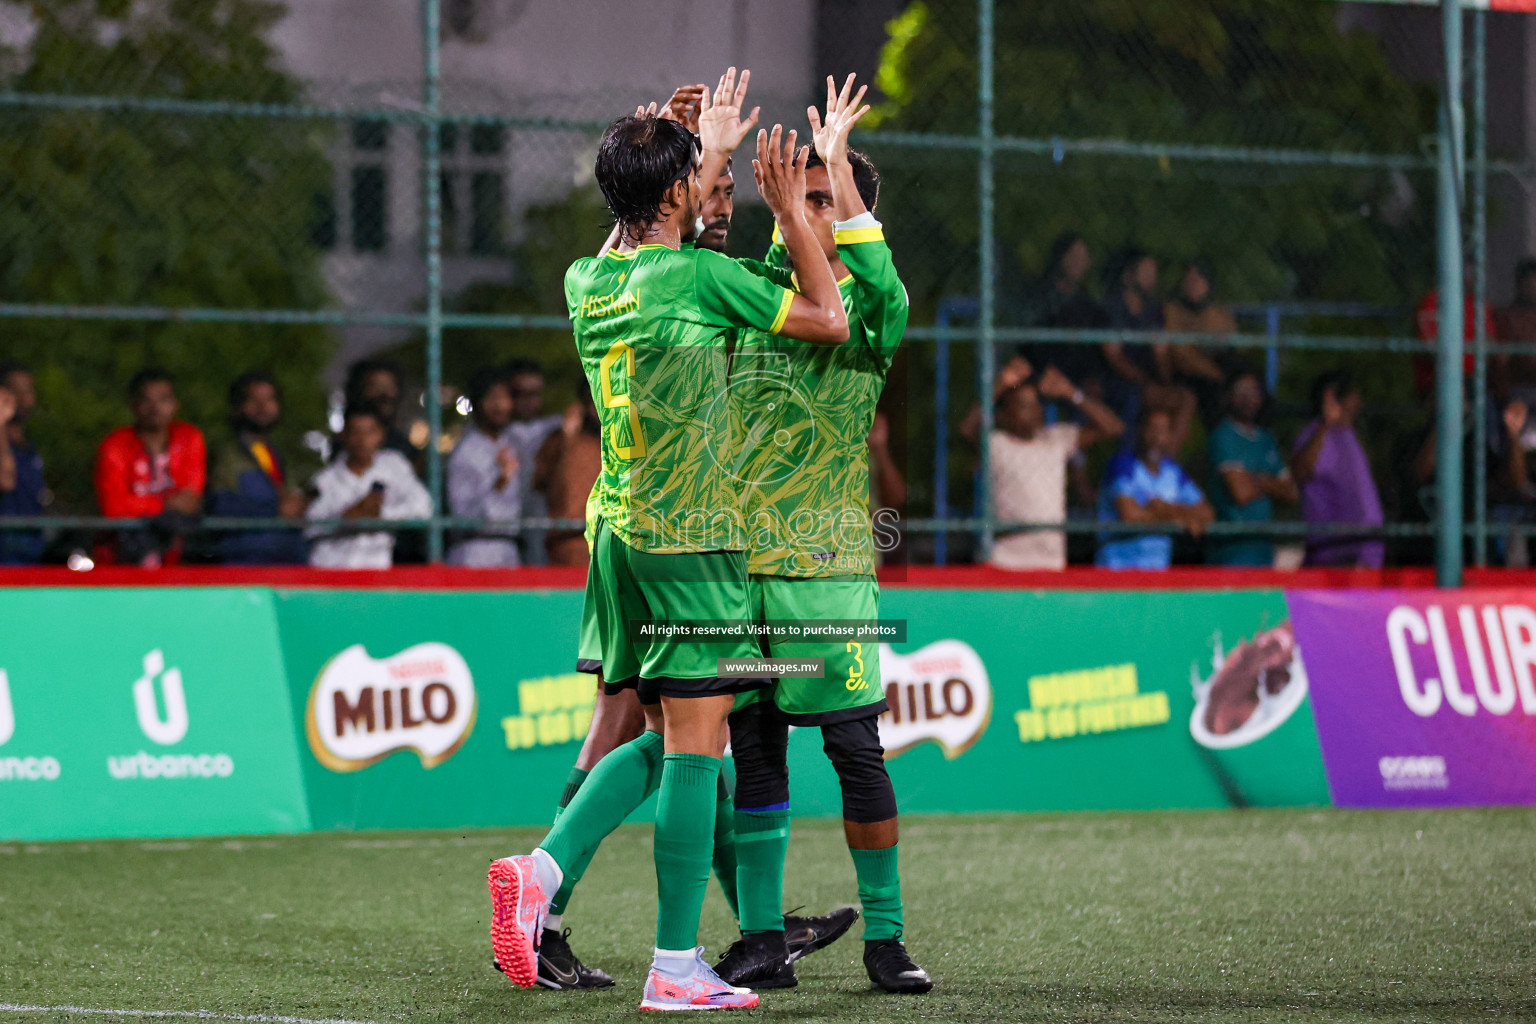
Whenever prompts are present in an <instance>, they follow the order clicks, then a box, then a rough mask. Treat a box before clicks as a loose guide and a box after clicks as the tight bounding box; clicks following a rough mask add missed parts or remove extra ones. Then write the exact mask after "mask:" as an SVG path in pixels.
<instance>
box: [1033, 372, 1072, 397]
mask: <svg viewBox="0 0 1536 1024" xmlns="http://www.w3.org/2000/svg"><path fill="white" fill-rule="evenodd" d="M1040 394H1041V395H1043V396H1044V397H1046V398H1060V399H1068V398H1071V397H1072V396H1073V395H1075V394H1077V385H1076V384H1073V383H1072V381H1071V380H1070V379H1069V378H1068V377H1067V375H1066V374H1064V373H1062V372H1061V371H1060V370H1058V369H1056V367H1054V366H1047V367H1046V368H1045V372H1044V373H1042V374H1041V375H1040Z"/></svg>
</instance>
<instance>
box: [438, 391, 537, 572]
mask: <svg viewBox="0 0 1536 1024" xmlns="http://www.w3.org/2000/svg"><path fill="white" fill-rule="evenodd" d="M469 403H470V417H471V419H470V425H469V429H468V430H466V431H464V436H463V437H461V438H460V439H459V443H458V445H457V446H455V448H454V449H453V454H452V455H450V456H449V457H448V510H449V511H450V512H451V513H453V514H454V515H456V516H470V517H473V518H476V519H484V520H489V521H490V522H495V523H510V524H511V525H500V526H490V525H487V526H485V527H482V528H481V529H479V530H475V531H473V532H471V533H465V534H461V535H459V538H458V539H457V540H455V542H454V544H453V546H452V547H450V548H449V549H448V558H447V562H448V564H449V565H469V566H477V567H481V568H484V567H489V566H505V567H514V568H515V567H516V566H517V565H519V564H520V562H521V560H520V559H519V558H518V553H517V541H516V539H515V538H516V537H517V526H516V520H517V519H518V517H519V516H520V514H521V512H522V494H521V492H520V490H519V488H518V481H519V480H520V479H521V477H522V473H521V472H520V464H521V461H522V460H521V459H520V458H519V457H518V453H517V449H516V448H515V447H513V445H512V443H511V441H510V440H509V439H508V438H507V436H506V430H507V427H508V425H509V424H510V423H511V422H512V408H513V399H512V380H511V377H510V375H509V374H508V373H507V372H506V371H505V370H501V369H491V368H488V369H483V370H480V371H478V372H477V373H476V374H475V375H474V376H473V377H471V378H470V381H469Z"/></svg>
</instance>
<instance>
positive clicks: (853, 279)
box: [716, 75, 933, 993]
mask: <svg viewBox="0 0 1536 1024" xmlns="http://www.w3.org/2000/svg"><path fill="white" fill-rule="evenodd" d="M853 81H854V79H853V76H852V75H850V76H849V77H848V80H847V82H846V83H845V84H844V86H843V88H842V90H841V92H839V91H838V90H837V89H836V87H835V86H834V84H833V82H832V80H831V79H830V78H829V79H828V80H827V111H826V116H825V118H822V117H821V116H820V115H819V113H818V112H817V110H816V109H815V108H814V107H812V108H811V109H810V110H809V111H808V115H809V117H810V122H811V128H812V132H813V136H814V141H815V144H816V149H815V156H813V157H812V160H811V161H810V167H809V169H808V171H807V181H806V184H807V192H806V198H805V203H806V217H807V220H808V221H809V222H810V223H811V225H812V228H813V230H814V231H815V232H816V234H817V237H818V239H819V241H820V242H821V248H822V251H821V252H818V253H817V255H816V256H815V257H814V258H813V259H812V263H814V264H815V267H814V269H816V270H819V269H820V266H821V264H823V263H829V264H830V266H831V267H832V268H833V270H834V272H835V273H836V275H837V277H838V278H839V279H840V280H839V286H840V288H841V289H842V296H843V301H844V302H845V304H846V305H847V309H848V322H849V329H850V332H851V335H852V337H851V339H850V341H849V342H848V344H846V345H842V346H839V347H837V348H835V349H815V348H811V347H809V346H806V345H803V344H800V343H798V342H796V341H793V340H790V339H784V338H781V337H775V336H773V335H770V334H767V333H765V332H761V331H756V332H749V333H748V334H747V335H745V336H744V337H743V338H742V339H741V343H740V344H741V347H740V351H739V352H738V354H737V357H736V361H737V363H738V365H739V366H740V367H741V369H740V370H739V371H737V372H735V373H734V375H733V381H732V392H733V395H734V396H735V397H736V398H737V399H738V402H739V405H740V407H741V408H742V409H743V410H745V411H744V415H745V416H748V417H755V418H756V419H755V422H750V423H747V424H745V425H744V428H745V429H744V431H743V433H744V434H745V437H744V448H743V450H742V453H741V455H740V456H739V460H738V463H737V466H738V470H737V472H738V476H739V478H740V480H741V482H742V484H743V486H744V488H745V490H744V495H743V505H744V512H745V513H746V515H747V524H748V538H749V539H748V559H749V569H750V570H751V573H752V577H751V588H752V591H753V596H754V605H755V609H754V610H755V611H756V613H757V614H758V615H759V616H760V617H761V618H762V619H764V620H769V621H773V620H828V619H860V620H866V621H874V620H877V619H878V618H879V614H880V612H879V608H880V593H879V586H878V584H877V583H876V582H875V576H874V572H875V565H874V543H873V529H872V523H871V520H870V510H869V501H868V498H869V455H868V448H867V445H866V443H865V442H866V438H867V437H868V435H869V432H870V427H871V425H872V423H873V421H874V416H875V404H876V402H877V401H878V400H879V398H880V393H881V390H882V389H883V388H884V386H885V376H886V373H887V371H888V370H889V369H890V365H891V360H892V359H893V357H894V356H895V352H896V348H897V346H898V345H899V344H900V343H901V337H902V332H903V331H904V330H905V328H906V322H907V295H906V289H905V288H903V287H902V284H901V280H900V278H898V277H897V275H896V270H895V267H894V266H893V265H892V263H891V253H890V250H889V249H888V248H887V247H886V244H885V239H884V233H883V231H882V229H881V226H880V223H879V222H878V221H877V220H875V218H874V215H873V209H874V207H875V203H876V200H877V198H878V194H879V176H878V174H877V173H876V172H875V169H874V166H873V165H872V164H871V163H870V162H869V160H868V159H867V158H866V157H864V156H863V155H861V154H859V153H856V152H853V151H851V150H850V149H849V148H848V133H849V131H850V130H851V129H852V127H853V125H854V124H856V123H857V122H858V120H859V118H860V117H862V116H863V114H864V112H865V111H867V110H868V109H869V108H868V107H867V106H864V107H861V106H860V102H861V100H862V99H863V96H864V89H862V88H861V89H860V90H859V91H858V93H857V94H856V95H852V96H850V92H851V90H852V87H853ZM783 256H784V257H787V260H788V262H789V263H790V264H791V265H792V266H793V267H794V268H795V273H796V276H797V278H804V277H805V275H806V273H807V272H808V271H810V270H812V269H813V268H812V266H811V265H810V264H807V263H806V262H805V258H804V257H802V256H800V255H798V254H797V253H793V252H786V253H784V254H783ZM772 259H773V257H772V256H771V257H770V261H772ZM754 357H756V362H757V365H754ZM765 647H766V648H767V653H769V654H771V655H772V656H773V657H775V658H795V659H807V658H822V659H825V665H826V675H825V677H824V678H821V679H782V680H779V681H778V683H777V684H776V685H775V686H774V687H773V688H772V689H771V690H760V691H756V692H754V693H751V694H744V695H743V696H742V697H740V698H738V700H737V706H736V710H735V711H734V712H733V713H732V715H731V717H730V725H731V746H732V750H733V752H734V754H735V757H736V772H737V775H736V780H737V782H736V786H737V788H736V829H735V831H736V844H737V857H738V861H739V868H738V871H737V900H738V905H739V907H740V921H741V928H742V938H741V939H740V940H739V941H738V942H736V943H735V944H734V945H732V946H731V948H730V949H729V950H728V951H727V952H726V955H725V956H724V957H723V958H722V959H721V961H720V962H719V964H717V965H716V970H717V971H718V973H719V974H720V976H721V977H722V978H724V979H725V980H726V981H727V982H728V983H730V984H736V985H753V986H755V987H762V988H770V987H782V986H789V985H793V984H795V975H794V967H793V964H792V963H791V961H790V960H789V958H788V956H787V955H786V944H785V935H784V930H783V929H784V925H783V916H782V898H783V875H784V852H785V848H786V847H787V845H788V834H789V773H788V767H787V764H786V759H785V753H786V748H787V744H788V732H789V726H790V725H791V724H794V725H799V726H816V727H819V728H820V729H821V733H822V744H823V747H824V749H825V750H826V753H827V755H828V757H829V758H830V759H831V761H832V764H833V767H834V768H835V769H836V770H837V775H838V780H839V783H840V784H841V788H842V793H843V819H844V823H843V824H844V833H845V836H846V839H847V841H848V847H849V850H850V852H851V853H852V856H853V862H854V867H855V871H856V873H857V876H858V885H859V897H860V902H861V903H862V905H863V908H864V922H865V929H864V939H865V950H864V965H865V969H866V971H867V973H868V974H869V977H870V979H871V980H872V981H873V982H874V983H875V984H876V985H878V986H879V987H880V988H882V989H884V990H886V991H888V992H913V993H915V992H927V991H928V990H929V989H931V988H932V987H933V981H932V979H930V978H929V976H928V974H927V972H926V971H924V970H923V969H922V968H921V967H919V966H918V965H917V964H916V963H914V962H913V961H912V958H911V957H910V956H909V955H908V953H907V951H906V947H905V946H904V945H903V943H902V941H901V940H902V931H903V918H902V902H901V882H900V878H899V875H898V873H897V859H896V846H897V821H896V795H895V790H894V789H893V787H892V785H891V778H890V774H889V773H888V772H887V771H886V768H885V760H884V751H883V750H882V748H881V746H880V737H879V730H878V728H877V725H878V720H879V716H880V714H881V713H882V712H883V711H884V710H885V700H884V694H883V691H882V687H881V680H880V661H879V658H880V646H879V643H878V641H876V640H874V639H868V640H850V641H846V642H827V641H820V642H809V643H806V642H782V641H779V640H777V639H771V640H769V641H768V642H767V643H766V644H765Z"/></svg>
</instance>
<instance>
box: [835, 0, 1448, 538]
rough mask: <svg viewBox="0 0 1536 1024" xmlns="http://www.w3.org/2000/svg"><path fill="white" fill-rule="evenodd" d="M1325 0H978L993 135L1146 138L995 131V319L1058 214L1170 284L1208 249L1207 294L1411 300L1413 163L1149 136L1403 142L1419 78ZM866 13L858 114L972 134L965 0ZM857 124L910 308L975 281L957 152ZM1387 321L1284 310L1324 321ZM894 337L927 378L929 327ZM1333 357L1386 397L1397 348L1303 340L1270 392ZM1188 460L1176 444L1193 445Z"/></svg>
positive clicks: (1420, 245)
mask: <svg viewBox="0 0 1536 1024" xmlns="http://www.w3.org/2000/svg"><path fill="white" fill-rule="evenodd" d="M1339 14H1340V5H1337V4H1331V3H1320V2H1306V3H1278V2H1275V0H1072V2H1070V3H1066V2H1012V3H1009V2H1003V0H998V3H997V4H996V35H995V44H994V46H995V49H994V52H995V62H996V65H995V66H996V73H995V77H994V82H995V94H996V95H995V107H994V109H995V115H994V124H995V127H996V131H997V133H998V134H999V135H1000V136H1005V137H1015V138H1020V137H1022V138H1028V139H1031V140H1035V141H1039V140H1052V139H1063V140H1084V139H1089V140H1092V139H1098V140H1119V141H1128V142H1133V143H1145V144H1149V148H1148V150H1147V151H1146V152H1145V153H1144V154H1142V155H1131V156H1121V155H1108V154H1089V153H1070V152H1066V151H1065V150H1061V151H1057V152H1052V151H1049V147H1047V151H1046V152H1041V153H1036V152H1022V151H1018V150H1010V149H1008V148H1007V147H1006V145H1005V146H1004V147H1003V148H1002V149H1001V151H1000V152H999V155H998V157H997V162H996V194H995V195H996V211H997V213H996V221H995V227H996V237H997V243H998V249H997V264H996V265H997V268H998V270H997V284H998V293H999V303H1000V305H999V308H1000V311H1001V319H1002V320H1004V322H1006V321H1007V320H1008V319H1009V316H1010V313H1011V311H1012V310H1013V309H1015V308H1017V306H1016V302H1017V300H1018V299H1019V298H1020V297H1021V293H1022V292H1023V291H1024V289H1025V288H1026V287H1027V286H1028V283H1029V279H1030V278H1031V277H1033V276H1034V275H1037V274H1039V273H1040V272H1042V271H1043V270H1044V269H1045V268H1044V266H1043V264H1044V262H1045V259H1046V254H1047V251H1048V250H1049V247H1050V244H1051V242H1052V240H1053V239H1054V238H1055V237H1056V236H1057V235H1058V234H1060V233H1062V232H1064V231H1076V232H1078V233H1080V234H1082V235H1083V236H1084V237H1085V238H1086V239H1087V240H1088V243H1089V245H1090V247H1091V248H1092V250H1093V251H1094V253H1095V256H1096V259H1098V260H1100V261H1102V260H1104V258H1105V257H1107V256H1108V255H1110V254H1111V253H1113V252H1114V251H1115V250H1117V249H1119V248H1121V247H1122V246H1131V245H1135V246H1139V247H1142V248H1145V249H1147V250H1149V251H1151V252H1152V253H1154V254H1156V255H1157V256H1158V257H1159V258H1160V259H1161V260H1162V261H1163V265H1164V270H1165V281H1164V285H1165V286H1167V287H1169V288H1171V287H1172V285H1173V283H1174V282H1173V276H1174V274H1175V273H1176V272H1177V270H1178V266H1177V264H1178V262H1179V261H1180V260H1183V259H1186V258H1188V257H1191V256H1195V255H1202V256H1206V257H1209V258H1210V259H1211V260H1212V262H1213V263H1214V265H1215V267H1216V269H1217V274H1218V281H1217V289H1218V297H1219V298H1222V299H1225V300H1230V301H1245V300H1246V301H1254V300H1275V299H1282V300H1283V299H1296V300H1314V301H1357V302H1370V303H1380V304H1385V305H1396V306H1408V305H1410V304H1412V303H1413V302H1414V301H1415V300H1416V299H1417V298H1418V296H1419V295H1421V294H1422V293H1423V291H1424V290H1425V289H1427V288H1428V287H1430V285H1431V283H1432V280H1433V273H1434V247H1433V244H1434V232H1433V223H1432V214H1433V178H1432V175H1430V174H1429V173H1428V172H1419V171H1413V172H1410V173H1407V174H1405V173H1401V172H1395V171H1392V170H1388V169H1383V168H1379V167H1371V168H1345V167H1326V166H1324V167H1318V166H1301V165H1287V164H1282V163H1267V164H1266V163H1264V162H1261V161H1260V160H1259V159H1257V158H1256V159H1254V160H1253V161H1250V162H1240V163H1239V162H1212V161H1197V160H1192V159H1188V158H1186V157H1181V156H1180V155H1178V154H1177V153H1173V154H1164V153H1159V152H1158V151H1157V150H1156V148H1155V147H1153V146H1152V145H1150V144H1159V143H1160V144H1175V145H1207V146H1226V147H1237V148H1251V149H1289V150H1318V151H1334V152H1365V153H1377V154H1416V153H1419V152H1420V151H1421V145H1422V139H1423V138H1424V137H1425V136H1426V135H1427V134H1428V133H1429V132H1430V131H1432V129H1433V124H1434V95H1433V92H1432V90H1429V89H1428V88H1426V87H1423V86H1418V85H1414V84H1411V83H1409V82H1407V81H1405V80H1404V79H1403V78H1402V77H1401V76H1399V75H1398V74H1396V73H1395V72H1394V71H1393V70H1392V68H1391V67H1390V66H1389V64H1388V63H1387V61H1386V59H1385V57H1384V56H1383V54H1382V52H1381V49H1380V46H1379V45H1378V43H1377V41H1376V39H1375V38H1374V37H1372V36H1370V35H1368V34H1366V33H1364V32H1361V31H1344V30H1341V28H1340V22H1339ZM887 31H888V40H887V43H886V46H885V49H884V51H883V54H882V60H881V64H880V68H879V73H878V84H879V86H880V88H881V90H882V91H883V92H884V93H885V96H886V100H885V101H884V102H883V103H882V104H881V105H880V106H879V107H877V109H876V110H875V111H873V112H872V114H871V117H872V118H873V123H870V124H869V127H871V128H872V129H875V130H876V131H877V132H914V133H940V134H949V135H974V134H975V133H976V131H977V125H978V114H977V101H976V95H977V21H976V5H975V4H974V3H972V2H969V0H918V2H914V3H911V4H909V5H908V6H907V7H906V8H905V9H904V10H903V11H902V13H901V14H900V15H898V16H897V17H896V18H895V19H893V20H892V21H891V22H890V23H889V25H888V27H887ZM867 123H868V122H867ZM877 138H878V135H873V136H871V137H870V138H869V139H868V140H867V141H866V142H865V143H863V144H864V145H866V146H867V148H868V150H869V152H870V153H871V155H872V156H873V157H874V158H875V160H876V161H877V162H878V164H879V166H880V168H881V171H882V174H883V175H884V179H885V183H884V187H883V189H882V195H881V200H880V205H881V210H882V212H883V216H882V220H883V221H885V224H886V233H887V236H888V237H889V238H890V239H891V245H892V249H893V250H894V252H895V254H896V259H897V264H898V266H899V267H900V268H901V270H902V276H903V279H904V280H905V281H906V283H907V286H908V289H909V291H910V293H911V295H912V299H913V305H914V322H917V323H921V322H922V321H923V319H925V318H927V317H931V316H932V315H933V313H934V312H935V311H936V309H937V305H938V303H939V302H941V301H942V300H943V299H945V298H946V297H949V296H956V295H963V296H973V295H975V294H976V293H977V291H978V289H979V281H980V275H979V265H978V264H979V261H978V258H977V242H978V227H977V220H978V204H977V194H978V188H977V158H976V155H975V152H974V150H966V149H943V150H937V149H926V148H916V147H911V146H905V145H903V146H891V145H884V146H882V145H880V144H879V143H878V142H877V141H876V140H877ZM1089 287H1090V289H1093V290H1097V289H1099V288H1100V285H1099V283H1098V282H1097V281H1092V282H1090V285H1089ZM1291 325H1292V326H1293V327H1295V326H1299V325H1298V323H1297V321H1294V320H1293V321H1291ZM1407 326H1408V325H1407V323H1406V319H1405V321H1404V322H1402V323H1396V324H1394V323H1383V321H1380V320H1374V321H1335V322H1331V323H1330V322H1325V321H1319V320H1314V321H1312V322H1310V323H1308V324H1306V325H1305V327H1306V328H1307V329H1311V330H1316V331H1321V332H1329V333H1350V332H1361V331H1372V332H1379V331H1381V330H1383V329H1384V328H1385V329H1387V330H1389V331H1392V332H1393V333H1401V332H1403V331H1405V330H1406V329H1407ZM907 354H908V357H909V358H910V359H911V360H912V371H911V379H912V380H914V381H926V380H929V379H932V378H931V373H930V372H929V369H928V368H929V366H930V365H931V359H932V356H931V349H929V348H928V347H926V346H923V345H914V346H910V347H909V349H908V353H907ZM973 354H974V353H973V351H972V350H971V348H970V347H969V346H964V345H962V346H958V347H956V349H955V350H954V352H953V354H952V359H953V361H954V362H953V372H954V378H953V379H954V382H955V383H954V394H952V396H951V409H952V410H963V409H964V408H965V407H966V406H967V405H968V404H969V402H970V401H971V400H972V398H973V396H974V391H973V381H974V379H975V371H974V361H973V359H972V356H973ZM1333 365H1349V366H1351V367H1353V368H1354V369H1356V370H1357V371H1358V374H1359V377H1360V378H1361V379H1362V382H1363V383H1364V385H1365V390H1366V393H1367V394H1368V395H1370V396H1371V398H1372V400H1373V402H1382V401H1387V402H1391V401H1399V402H1405V401H1407V400H1408V390H1407V383H1406V382H1407V380H1408V379H1409V375H1408V374H1407V373H1406V358H1405V357H1384V356H1380V355H1361V354H1330V353H1306V352H1298V353H1292V354H1288V355H1287V357H1286V361H1285V362H1284V364H1283V367H1284V373H1283V376H1282V393H1283V394H1282V398H1290V399H1292V401H1293V402H1294V401H1296V400H1297V399H1299V398H1301V397H1302V396H1304V395H1305V393H1306V385H1307V382H1308V381H1309V380H1310V378H1311V377H1312V376H1313V375H1314V374H1315V373H1317V372H1319V371H1321V370H1322V369H1324V368H1326V367H1328V366H1333ZM921 388H922V386H921V385H920V386H919V391H914V392H913V393H912V394H911V395H910V396H909V397H910V399H911V401H910V402H909V403H908V405H907V408H906V417H907V422H908V431H907V437H908V440H909V442H910V446H909V448H908V449H907V451H908V457H909V459H910V463H909V464H910V466H911V467H912V468H913V472H912V479H911V483H912V488H911V496H912V501H913V502H914V504H913V505H912V508H914V509H921V508H922V507H923V503H924V502H925V501H926V500H927V499H928V497H929V486H928V484H929V481H928V474H927V473H926V472H923V468H924V467H927V466H928V465H930V464H931V461H930V460H931V459H932V442H931V440H930V438H931V436H932V430H931V411H930V410H931V407H930V404H929V403H930V401H931V399H930V396H929V395H928V394H927V393H926V392H925V391H922V390H921ZM952 415H953V413H952ZM1202 462H1203V460H1201V459H1200V458H1199V457H1198V456H1196V457H1195V463H1194V464H1195V465H1196V468H1199V466H1200V464H1201V463H1202ZM1383 465H1385V463H1383ZM950 466H951V470H952V473H951V480H950V492H951V494H952V495H954V496H956V497H955V498H953V499H952V500H953V501H955V503H956V504H957V505H958V506H959V507H961V508H967V507H969V505H970V496H971V492H972V485H973V478H972V475H971V473H972V470H973V468H974V463H973V460H970V459H967V458H964V457H961V458H955V459H951V460H950Z"/></svg>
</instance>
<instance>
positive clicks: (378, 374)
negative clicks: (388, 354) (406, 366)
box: [344, 359, 421, 472]
mask: <svg viewBox="0 0 1536 1024" xmlns="http://www.w3.org/2000/svg"><path fill="white" fill-rule="evenodd" d="M344 391H345V394H346V402H347V408H354V407H356V406H361V405H367V406H372V407H373V409H374V410H375V411H377V413H378V415H379V421H380V422H381V423H383V424H384V448H383V450H385V451H391V452H397V453H399V454H400V455H402V456H404V457H405V461H406V462H407V463H409V464H410V465H411V467H412V471H413V472H414V471H415V467H416V461H417V459H419V458H420V457H421V451H420V449H418V448H417V447H416V446H415V445H413V444H411V439H410V437H408V436H407V435H406V434H405V432H404V431H402V430H401V429H400V427H399V426H398V424H397V422H396V421H397V420H398V418H399V416H400V392H401V378H400V367H398V366H396V365H395V364H394V363H393V362H391V361H390V360H388V359H359V360H358V361H357V362H355V363H353V364H352V365H351V366H349V367H347V384H346V387H345V389H344Z"/></svg>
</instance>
